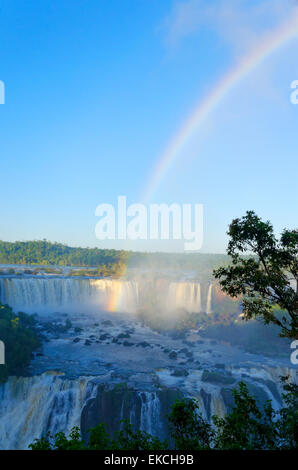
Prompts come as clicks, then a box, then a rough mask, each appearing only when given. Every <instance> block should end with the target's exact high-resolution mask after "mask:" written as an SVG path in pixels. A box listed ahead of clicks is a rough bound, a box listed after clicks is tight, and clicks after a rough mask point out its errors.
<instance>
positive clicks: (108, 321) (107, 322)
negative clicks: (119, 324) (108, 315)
mask: <svg viewBox="0 0 298 470" xmlns="http://www.w3.org/2000/svg"><path fill="white" fill-rule="evenodd" d="M102 325H104V326H113V323H112V322H111V320H104V321H103V322H102Z"/></svg>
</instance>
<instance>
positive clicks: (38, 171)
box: [0, 0, 298, 252]
mask: <svg viewBox="0 0 298 470" xmlns="http://www.w3.org/2000/svg"><path fill="white" fill-rule="evenodd" d="M296 5H297V3H296V2H295V1H294V0H293V1H292V0H205V1H204V0H76V1H73V0H43V1H40V2H38V1H36V0H15V1H13V2H12V1H10V0H1V1H0V45H1V47H0V80H2V81H3V82H4V83H5V104H4V105H0V158H1V184H0V195H1V206H0V214H1V232H0V239H2V240H7V241H14V240H29V239H42V238H47V239H48V240H51V241H59V242H64V243H67V244H70V245H73V246H79V245H80V246H98V247H115V248H130V249H136V250H180V249H181V244H180V242H179V243H175V244H174V243H173V242H172V243H170V242H165V241H163V242H154V243H153V242H141V241H138V242H127V243H124V242H122V243H120V242H119V241H118V242H109V243H108V242H104V241H99V240H97V239H96V237H95V232H94V228H95V224H96V222H97V218H96V217H95V215H94V212H95V208H96V206H97V205H98V204H100V203H111V204H115V203H116V200H117V196H118V195H126V196H127V198H128V202H129V203H137V202H141V198H142V195H143V193H144V190H145V188H146V186H147V184H148V182H149V181H150V179H151V178H152V174H153V172H154V168H155V166H156V163H157V162H158V160H159V159H160V157H161V155H162V154H163V151H164V149H165V148H166V147H167V145H168V144H169V142H170V141H171V139H172V138H173V137H174V136H175V134H176V133H177V131H179V129H180V127H181V126H183V123H184V122H185V120H186V119H187V117H188V115H189V114H190V113H191V112H192V111H193V109H194V108H195V107H196V105H197V104H198V103H199V102H200V100H202V99H204V96H206V94H207V93H209V92H210V91H211V90H212V88H213V87H214V86H216V83H217V82H218V81H219V80H220V79H221V77H223V76H224V75H225V74H226V73H228V72H229V70H230V69H232V68H233V66H234V64H236V63H237V61H239V60H241V58H242V57H244V56H245V54H247V53H248V51H249V50H250V49H251V48H253V47H256V45H257V44H258V43H260V44H261V43H262V40H263V37H265V35H266V34H267V33H268V34H269V33H270V31H274V30H275V29H276V28H278V27H279V25H280V24H282V23H283V22H284V21H287V19H288V18H291V17H292V16H293V14H295V11H296V10H295V8H296ZM297 51H298V40H297V39H294V40H291V41H289V42H288V43H286V44H284V45H283V47H281V48H279V49H278V50H276V51H274V52H273V54H271V55H270V56H268V57H267V58H266V60H265V61H264V62H262V64H260V65H259V66H258V67H257V68H255V69H254V70H252V71H251V73H249V74H248V75H247V76H246V77H244V78H243V80H241V81H239V82H238V83H237V84H236V85H235V86H234V87H233V88H232V89H231V91H230V92H229V93H228V94H227V95H226V96H225V97H224V99H223V100H222V102H221V103H220V104H219V106H218V107H217V108H216V110H215V111H214V112H213V113H211V115H210V116H209V118H208V119H207V120H206V121H205V122H204V123H203V125H202V126H201V127H200V128H199V129H198V130H197V132H195V133H194V134H193V135H192V137H191V139H189V140H188V142H187V143H186V145H185V146H184V147H183V149H181V152H180V154H179V155H178V157H177V158H176V161H175V163H174V164H173V165H172V166H171V167H170V168H169V170H168V171H167V172H166V174H165V175H164V177H163V179H162V181H161V184H160V185H159V186H158V187H157V188H155V191H154V193H152V195H151V200H150V201H149V202H157V203H168V204H169V203H172V202H176V203H181V204H182V203H202V204H203V205H204V213H205V223H204V244H203V248H202V251H203V252H224V250H225V247H226V242H227V239H226V235H225V232H226V230H227V226H228V224H229V222H230V221H231V220H232V218H234V217H239V216H242V215H244V213H245V211H246V210H248V209H252V210H255V211H256V212H257V213H258V214H259V215H260V216H262V217H264V218H265V219H270V220H271V221H272V222H273V224H274V226H275V227H276V230H277V232H279V231H281V230H282V229H283V228H284V227H288V228H295V226H296V225H297V223H296V222H297V202H298V201H297V166H298V165H297V154H298V140H297V135H298V105H296V106H295V105H293V104H291V102H290V94H291V88H290V85H291V82H292V81H293V80H298V60H297V59H298V57H297V56H298V52H297Z"/></svg>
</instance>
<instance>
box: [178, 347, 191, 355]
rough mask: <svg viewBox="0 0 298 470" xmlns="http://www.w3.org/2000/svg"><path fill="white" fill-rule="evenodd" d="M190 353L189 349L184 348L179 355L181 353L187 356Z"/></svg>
mask: <svg viewBox="0 0 298 470" xmlns="http://www.w3.org/2000/svg"><path fill="white" fill-rule="evenodd" d="M188 352H189V351H188V349H187V348H182V349H180V351H179V353H181V354H187V353H188Z"/></svg>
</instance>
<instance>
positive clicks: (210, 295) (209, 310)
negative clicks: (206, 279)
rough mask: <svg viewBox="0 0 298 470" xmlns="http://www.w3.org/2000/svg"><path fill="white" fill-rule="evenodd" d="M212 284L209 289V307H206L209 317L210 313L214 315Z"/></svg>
mask: <svg viewBox="0 0 298 470" xmlns="http://www.w3.org/2000/svg"><path fill="white" fill-rule="evenodd" d="M212 287H213V286H212V284H210V286H209V288H208V295H207V306H206V313H207V314H208V315H209V314H210V313H212V309H211V300H212Z"/></svg>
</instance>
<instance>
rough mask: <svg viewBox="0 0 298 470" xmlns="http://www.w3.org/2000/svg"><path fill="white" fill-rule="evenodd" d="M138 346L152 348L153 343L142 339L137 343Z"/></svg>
mask: <svg viewBox="0 0 298 470" xmlns="http://www.w3.org/2000/svg"><path fill="white" fill-rule="evenodd" d="M136 346H137V347H142V348H151V345H150V344H149V343H147V341H141V342H140V343H138V344H137V345H136Z"/></svg>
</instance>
